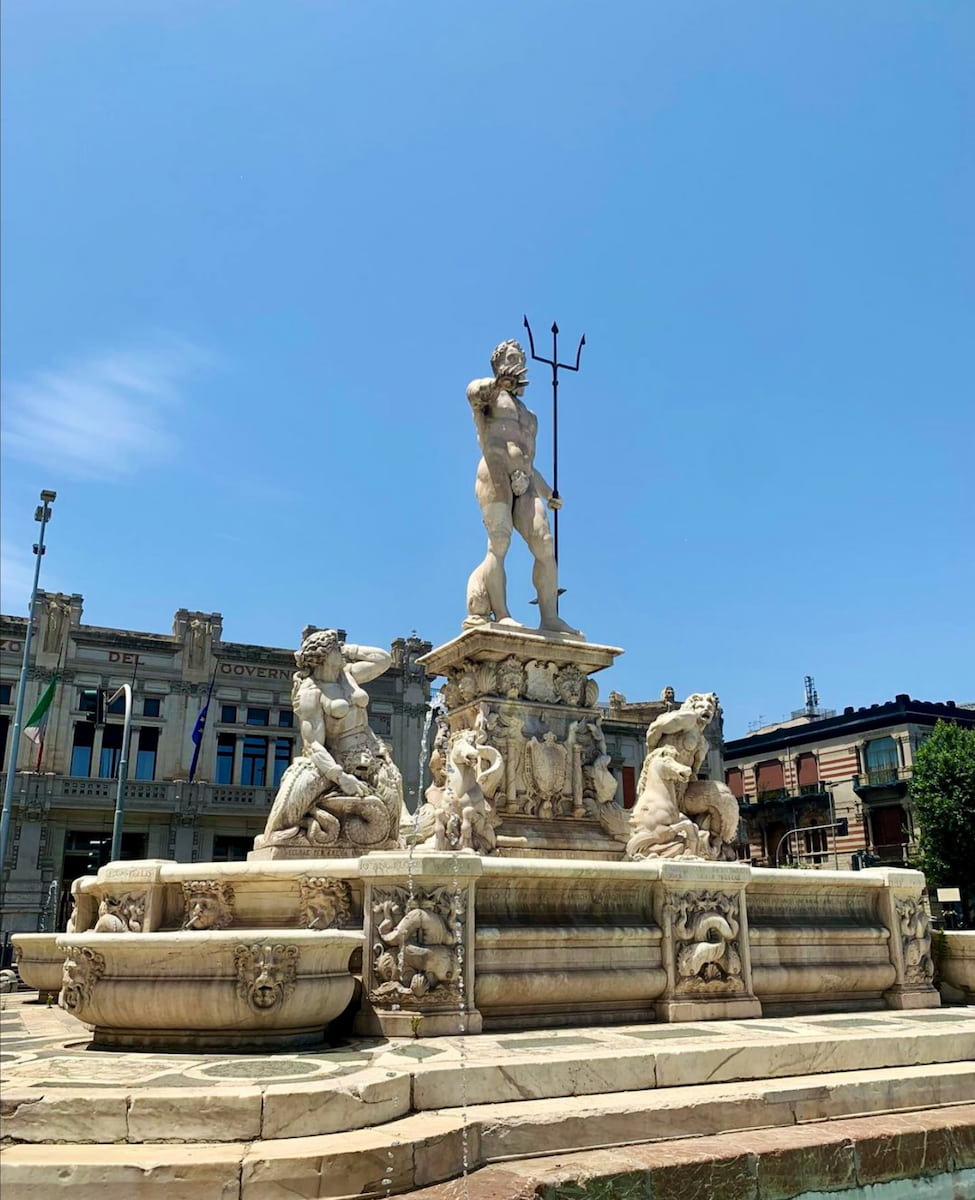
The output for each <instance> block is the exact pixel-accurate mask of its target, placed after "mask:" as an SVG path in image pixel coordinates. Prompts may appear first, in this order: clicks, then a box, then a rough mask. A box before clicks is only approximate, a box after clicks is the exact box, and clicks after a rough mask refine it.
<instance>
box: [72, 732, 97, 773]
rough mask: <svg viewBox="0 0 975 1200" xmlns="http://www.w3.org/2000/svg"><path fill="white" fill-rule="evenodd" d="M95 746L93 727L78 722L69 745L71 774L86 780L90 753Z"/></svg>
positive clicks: (89, 767) (89, 769)
mask: <svg viewBox="0 0 975 1200" xmlns="http://www.w3.org/2000/svg"><path fill="white" fill-rule="evenodd" d="M94 745H95V726H94V725H90V724H89V723H88V722H87V721H78V722H76V724H75V727H74V741H73V742H72V745H71V774H72V775H75V776H84V777H85V778H87V776H89V775H90V774H91V752H92V747H93V746H94Z"/></svg>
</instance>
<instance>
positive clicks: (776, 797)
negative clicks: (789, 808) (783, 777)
mask: <svg viewBox="0 0 975 1200" xmlns="http://www.w3.org/2000/svg"><path fill="white" fill-rule="evenodd" d="M819 797H824V798H826V799H828V798H829V793H828V792H827V790H826V785H825V784H824V783H801V784H800V785H799V786H798V787H796V788H785V787H781V788H769V789H766V790H765V791H763V792H757V793H755V794H752V793H751V792H745V793H744V795H742V796H741V797H740V800H741V803H742V804H775V803H777V802H778V801H785V800H814V799H817V798H819Z"/></svg>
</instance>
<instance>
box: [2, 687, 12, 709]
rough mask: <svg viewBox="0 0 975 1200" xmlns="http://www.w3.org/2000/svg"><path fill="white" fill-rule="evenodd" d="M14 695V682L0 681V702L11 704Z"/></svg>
mask: <svg viewBox="0 0 975 1200" xmlns="http://www.w3.org/2000/svg"><path fill="white" fill-rule="evenodd" d="M12 695H13V684H10V683H0V704H10V703H11V699H10V697H11V696H12Z"/></svg>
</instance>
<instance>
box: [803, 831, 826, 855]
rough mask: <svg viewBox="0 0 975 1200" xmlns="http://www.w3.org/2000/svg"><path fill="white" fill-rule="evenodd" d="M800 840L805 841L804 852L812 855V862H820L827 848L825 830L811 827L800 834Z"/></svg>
mask: <svg viewBox="0 0 975 1200" xmlns="http://www.w3.org/2000/svg"><path fill="white" fill-rule="evenodd" d="M802 840H803V841H804V842H805V850H806V853H807V854H809V855H813V856H814V857H813V862H822V861H823V859H824V858H825V856H826V850H827V845H826V830H825V829H812V830H810V831H809V832H808V833H804V834H803V835H802Z"/></svg>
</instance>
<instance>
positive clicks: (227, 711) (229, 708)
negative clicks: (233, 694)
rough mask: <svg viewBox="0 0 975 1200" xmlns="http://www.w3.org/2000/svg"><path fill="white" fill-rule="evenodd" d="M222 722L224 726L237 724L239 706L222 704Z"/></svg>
mask: <svg viewBox="0 0 975 1200" xmlns="http://www.w3.org/2000/svg"><path fill="white" fill-rule="evenodd" d="M220 720H221V721H222V722H223V723H224V725H236V724H237V705H236V704H221V705H220Z"/></svg>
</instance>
